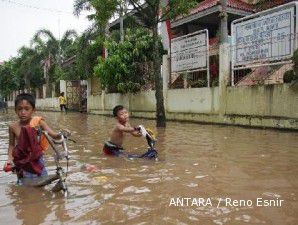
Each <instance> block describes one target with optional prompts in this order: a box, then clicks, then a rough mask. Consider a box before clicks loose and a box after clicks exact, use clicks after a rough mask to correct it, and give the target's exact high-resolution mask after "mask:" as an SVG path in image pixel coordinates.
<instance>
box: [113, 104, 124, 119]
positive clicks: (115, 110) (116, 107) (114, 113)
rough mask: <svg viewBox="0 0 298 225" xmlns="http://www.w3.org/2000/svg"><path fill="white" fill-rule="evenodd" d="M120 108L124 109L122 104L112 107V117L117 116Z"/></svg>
mask: <svg viewBox="0 0 298 225" xmlns="http://www.w3.org/2000/svg"><path fill="white" fill-rule="evenodd" d="M122 109H124V107H123V105H117V106H115V107H114V109H113V115H114V117H117V113H118V112H119V111H120V110H122Z"/></svg>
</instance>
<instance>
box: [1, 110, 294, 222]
mask: <svg viewBox="0 0 298 225" xmlns="http://www.w3.org/2000/svg"><path fill="white" fill-rule="evenodd" d="M12 113H13V112H11V114H10V115H5V114H0V119H1V120H0V121H1V122H0V168H2V167H3V165H4V162H5V160H6V152H7V145H8V134H7V125H8V124H9V123H10V122H11V121H13V120H14V119H16V117H15V116H14V115H13V114H12ZM40 114H41V115H43V116H44V117H45V118H46V121H47V122H48V123H49V124H50V125H51V126H52V127H53V128H54V129H59V128H67V129H69V130H71V131H72V134H73V138H74V139H75V140H76V141H77V143H76V144H74V143H71V142H70V143H69V148H70V155H71V161H70V173H69V175H68V186H69V190H70V197H69V198H68V199H64V198H63V195H62V194H54V193H52V192H50V188H51V187H46V188H43V189H35V188H25V187H22V186H17V185H16V184H15V176H13V175H11V174H8V173H4V172H0V174H1V175H0V185H1V187H0V210H1V214H0V221H1V224H30V225H31V224H60V223H66V224H70V223H71V224H298V215H297V213H296V211H297V207H298V203H297V194H298V192H297V187H298V181H297V173H298V169H297V165H298V152H297V144H298V134H297V133H293V132H284V131H277V130H258V129H244V128H239V127H230V126H217V125H200V124H191V123H178V122H169V123H168V127H167V128H166V129H159V130H155V131H156V132H157V137H158V142H157V149H158V150H159V157H160V161H158V162H155V161H146V160H128V159H123V158H113V157H107V156H105V155H103V154H102V151H101V149H102V147H103V142H104V141H105V140H106V139H107V134H108V132H109V131H110V129H111V128H112V126H113V124H114V119H113V118H110V117H103V116H97V115H85V114H79V113H69V114H67V115H65V114H62V113H53V112H46V113H45V112H41V113H40ZM131 123H132V124H133V125H138V124H144V125H145V126H146V127H151V128H154V124H155V122H154V121H152V120H143V119H132V120H131ZM146 148H147V146H146V142H145V140H143V139H142V138H134V137H127V139H126V141H125V149H128V150H129V151H131V152H134V153H141V152H143V151H144V150H145V149H146ZM46 159H47V164H48V168H49V170H50V171H51V172H52V173H54V170H55V166H54V161H53V158H52V155H51V151H48V153H47V156H46ZM84 163H89V164H93V165H95V166H97V168H98V170H97V171H96V172H87V171H86V170H82V169H80V168H81V165H83V164H84ZM171 198H180V199H182V198H204V199H205V200H206V199H210V200H211V201H212V203H213V204H212V205H199V206H198V205H184V206H180V207H175V206H174V205H171V206H170V201H171ZM220 198H231V199H234V200H253V201H255V200H256V198H264V199H276V198H279V199H283V200H284V201H285V204H284V205H282V206H281V207H256V205H255V204H254V205H252V206H237V205H236V206H235V205H232V206H230V205H227V206H226V205H224V204H222V205H220V206H219V207H217V204H216V203H217V202H218V200H219V199H220Z"/></svg>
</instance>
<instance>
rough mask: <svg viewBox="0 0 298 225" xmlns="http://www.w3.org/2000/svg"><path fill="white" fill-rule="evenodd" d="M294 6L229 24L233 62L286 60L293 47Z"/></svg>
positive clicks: (238, 64)
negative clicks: (230, 26)
mask: <svg viewBox="0 0 298 225" xmlns="http://www.w3.org/2000/svg"><path fill="white" fill-rule="evenodd" d="M295 20H296V18H295V5H292V6H291V7H289V6H287V7H284V8H278V10H277V9H273V10H269V11H265V12H264V13H263V14H262V12H261V13H258V14H256V16H250V17H249V18H248V19H245V18H242V21H241V20H240V21H239V20H237V21H234V22H233V23H232V31H233V33H232V39H233V40H232V43H233V64H234V66H241V65H248V64H253V63H256V62H271V61H277V60H284V59H289V58H290V57H292V56H293V52H294V49H295V32H296V31H295V24H296V21H295Z"/></svg>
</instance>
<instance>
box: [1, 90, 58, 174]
mask: <svg viewBox="0 0 298 225" xmlns="http://www.w3.org/2000/svg"><path fill="white" fill-rule="evenodd" d="M15 112H16V114H17V116H18V118H19V121H17V122H15V123H12V124H10V125H9V146H8V160H7V162H6V165H5V168H6V167H8V166H11V165H12V164H13V163H14V164H15V165H16V167H17V175H18V178H36V177H40V176H46V175H47V174H48V173H47V170H46V168H45V162H44V158H43V152H44V151H46V150H47V148H48V142H47V140H46V138H45V136H43V135H41V136H39V137H37V131H36V129H35V128H37V127H39V128H41V129H42V130H44V131H46V132H48V134H49V136H51V137H52V138H54V139H59V138H61V134H60V133H56V132H54V131H52V129H51V128H50V127H49V126H48V125H47V124H46V122H45V121H44V120H43V118H42V117H38V116H33V114H34V112H35V98H34V96H32V95H31V94H19V95H18V96H17V97H16V99H15Z"/></svg>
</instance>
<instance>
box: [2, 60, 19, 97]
mask: <svg viewBox="0 0 298 225" xmlns="http://www.w3.org/2000/svg"><path fill="white" fill-rule="evenodd" d="M14 64H15V58H13V59H10V61H8V62H5V63H4V64H3V65H1V66H0V87H1V88H0V95H1V96H8V95H9V94H10V93H11V92H12V91H14V90H17V89H18V87H19V84H20V80H19V79H18V77H17V76H16V73H15V68H16V67H15V65H14Z"/></svg>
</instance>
